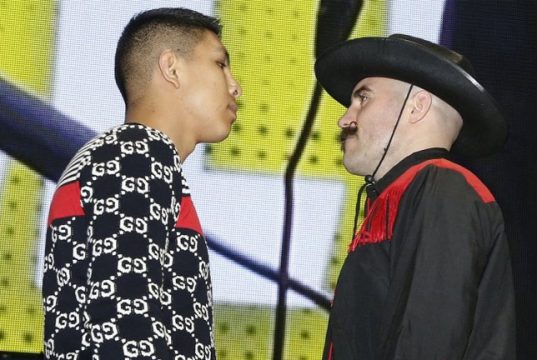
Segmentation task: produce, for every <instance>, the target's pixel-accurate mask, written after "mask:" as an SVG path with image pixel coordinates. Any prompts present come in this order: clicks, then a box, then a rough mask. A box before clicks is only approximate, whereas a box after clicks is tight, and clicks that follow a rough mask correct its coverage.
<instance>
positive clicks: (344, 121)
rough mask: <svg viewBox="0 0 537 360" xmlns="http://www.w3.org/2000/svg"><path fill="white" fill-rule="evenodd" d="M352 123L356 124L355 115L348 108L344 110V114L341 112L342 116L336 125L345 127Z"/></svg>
mask: <svg viewBox="0 0 537 360" xmlns="http://www.w3.org/2000/svg"><path fill="white" fill-rule="evenodd" d="M353 123H354V124H355V125H356V116H354V114H353V113H352V112H351V111H350V109H347V111H345V114H343V116H342V117H341V118H339V120H338V122H337V125H338V126H339V127H340V128H341V129H344V128H346V127H349V126H351V124H353Z"/></svg>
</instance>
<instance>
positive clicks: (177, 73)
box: [126, 31, 242, 161]
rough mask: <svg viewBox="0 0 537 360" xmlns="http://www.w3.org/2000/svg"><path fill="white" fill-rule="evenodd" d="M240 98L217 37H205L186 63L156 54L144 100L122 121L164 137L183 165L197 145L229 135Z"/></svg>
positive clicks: (165, 52)
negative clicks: (175, 150) (141, 126)
mask: <svg viewBox="0 0 537 360" xmlns="http://www.w3.org/2000/svg"><path fill="white" fill-rule="evenodd" d="M241 94H242V89H241V87H240V85H239V83H238V82H237V81H236V80H235V79H234V77H233V75H232V73H231V68H230V63H229V56H228V53H227V50H226V48H225V47H224V45H222V42H221V41H220V39H219V38H218V36H217V35H216V34H214V33H213V32H211V31H205V32H204V34H203V37H202V39H201V40H200V41H199V42H198V44H196V45H195V47H194V50H193V51H192V53H191V54H190V55H189V56H187V57H182V56H180V55H179V54H178V53H177V52H175V51H173V50H172V49H164V50H163V51H161V52H160V55H159V56H158V58H157V61H156V62H155V64H154V65H153V71H152V76H151V79H150V81H149V84H148V85H147V88H146V89H145V91H144V92H143V94H142V96H140V97H139V98H137V99H136V101H135V102H132V103H128V104H127V112H126V121H127V122H139V123H143V124H146V125H148V126H151V127H153V128H155V129H158V130H160V131H162V132H164V133H165V134H167V135H168V136H169V137H170V138H171V140H172V141H173V143H174V144H175V147H176V149H177V151H178V153H179V156H180V157H181V161H184V160H185V159H186V158H187V157H188V155H189V154H190V153H191V152H192V151H193V150H194V147H195V146H196V144H199V143H214V142H219V141H222V140H224V139H225V138H226V137H227V136H228V135H229V132H230V131H231V125H232V124H233V122H234V121H235V120H236V118H237V103H236V101H237V98H238V97H239V96H240V95H241Z"/></svg>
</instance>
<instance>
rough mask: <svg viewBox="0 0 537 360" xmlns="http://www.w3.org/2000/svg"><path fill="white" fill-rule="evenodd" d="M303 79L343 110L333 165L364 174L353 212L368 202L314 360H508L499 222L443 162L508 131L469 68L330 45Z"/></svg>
mask: <svg viewBox="0 0 537 360" xmlns="http://www.w3.org/2000/svg"><path fill="white" fill-rule="evenodd" d="M315 72H316V76H317V78H318V80H319V82H320V83H321V84H322V85H323V87H324V88H325V89H326V91H327V92H328V93H329V94H330V95H331V96H332V97H333V98H335V99H336V100H337V101H338V102H340V103H341V104H342V105H344V106H345V107H347V111H346V113H345V114H344V115H343V117H342V118H341V119H340V120H339V122H338V125H339V127H340V128H341V129H342V132H341V142H342V148H343V151H344V158H343V163H344V165H345V167H346V169H347V170H348V171H349V172H350V173H352V174H356V175H362V176H365V184H364V186H363V187H362V188H361V189H360V191H359V195H358V204H357V209H358V208H359V204H360V200H361V199H360V198H361V195H362V194H363V191H364V190H365V191H366V193H367V199H366V202H365V209H364V217H365V218H364V220H363V223H362V225H361V227H360V229H359V230H358V231H357V232H354V233H353V239H352V241H351V243H350V246H349V253H348V256H347V258H346V260H345V262H344V264H343V267H342V269H341V272H340V275H339V279H338V282H337V285H336V289H335V295H334V301H333V305H332V309H331V312H330V320H329V324H328V330H327V335H326V343H325V349H324V354H323V359H327V360H352V359H360V360H372V359H375V360H388V359H390V360H395V359H408V360H432V359H450V360H454V359H467V360H470V359H495V360H496V359H515V358H516V356H515V336H514V335H515V334H514V332H515V312H514V294H513V279H512V274H511V265H510V260H509V251H508V246H507V241H506V238H505V234H504V224H503V218H502V214H501V211H500V208H499V207H498V204H497V203H496V201H495V199H494V197H493V195H492V194H491V193H490V191H489V190H488V189H487V187H486V186H485V185H484V184H483V183H482V182H481V181H480V180H479V179H478V178H477V177H476V176H475V175H474V174H472V173H471V172H470V171H469V170H467V169H465V168H463V167H462V166H460V165H457V164H456V163H454V162H453V161H452V160H451V153H454V154H457V155H459V156H467V157H478V156H483V155H488V154H491V153H494V152H496V151H498V150H500V149H501V147H502V145H503V143H504V141H505V138H506V133H507V131H506V125H505V121H504V119H503V117H502V115H501V114H500V111H499V110H498V108H497V106H496V104H495V102H494V100H493V99H492V97H491V96H490V95H489V94H488V92H487V91H486V90H485V89H484V88H483V87H482V86H481V85H480V84H479V83H478V82H477V81H476V80H475V78H474V75H473V70H472V67H471V65H470V63H469V62H468V61H467V60H466V59H465V58H464V57H463V56H461V55H460V54H458V53H456V52H454V51H451V50H449V49H446V48H444V47H441V46H439V45H436V44H434V43H431V42H428V41H425V40H423V39H419V38H415V37H411V36H407V35H399V34H396V35H392V36H389V37H386V38H384V37H373V38H361V39H354V40H350V41H346V42H344V43H342V44H339V45H336V46H335V47H334V48H332V49H329V50H328V51H327V52H326V53H325V54H323V55H321V56H320V57H319V58H318V60H317V62H316V64H315ZM355 222H356V221H355ZM355 229H356V224H355Z"/></svg>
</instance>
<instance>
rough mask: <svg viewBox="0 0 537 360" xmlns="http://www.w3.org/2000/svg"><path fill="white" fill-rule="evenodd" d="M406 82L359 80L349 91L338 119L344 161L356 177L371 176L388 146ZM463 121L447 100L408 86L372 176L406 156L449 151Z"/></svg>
mask: <svg viewBox="0 0 537 360" xmlns="http://www.w3.org/2000/svg"><path fill="white" fill-rule="evenodd" d="M409 88H410V84H408V83H405V82H402V81H399V80H394V79H389V78H383V77H370V78H365V79H362V80H361V81H360V82H358V83H357V84H356V86H355V87H354V90H353V92H352V94H351V101H352V102H351V105H350V106H349V108H348V109H347V111H346V112H345V114H344V115H343V116H342V117H341V118H340V119H339V121H338V126H339V127H340V128H341V129H342V135H341V140H342V144H341V145H342V150H343V151H344V156H343V164H344V166H345V168H346V169H347V171H349V172H350V173H352V174H356V175H362V176H365V175H371V174H372V173H373V172H374V170H375V168H376V167H377V165H378V163H379V162H380V160H381V158H382V155H383V153H384V149H385V148H386V146H387V145H388V142H389V139H390V136H391V134H392V131H393V128H394V126H395V124H396V121H397V117H398V116H399V113H400V112H401V109H402V107H403V104H404V100H405V96H406V94H407V92H408V90H409ZM461 126H462V119H461V118H460V115H459V114H458V113H457V112H456V111H455V110H454V109H453V108H452V107H451V106H449V105H448V104H446V103H445V102H444V101H442V100H441V99H439V98H438V97H436V96H434V95H433V94H431V93H429V92H427V91H426V90H423V89H421V88H419V87H416V86H415V87H413V89H412V91H411V93H410V96H409V98H408V100H407V102H406V104H404V108H403V111H402V113H401V119H400V122H399V125H398V127H397V130H396V132H395V135H394V138H393V140H392V143H391V144H390V146H389V149H388V152H387V154H386V157H385V159H384V160H383V161H382V163H381V166H380V168H379V170H378V171H377V173H376V174H375V179H376V180H378V179H380V178H381V177H382V176H383V175H384V174H385V173H386V172H387V171H389V170H390V169H391V168H392V167H393V166H395V165H396V164H397V163H398V162H399V161H401V160H402V159H404V158H405V157H407V156H408V155H410V154H412V153H414V152H416V151H419V150H423V149H427V148H431V147H442V148H446V149H448V150H449V149H450V148H451V146H452V144H453V142H454V141H455V139H456V137H457V135H458V133H459V131H460V128H461Z"/></svg>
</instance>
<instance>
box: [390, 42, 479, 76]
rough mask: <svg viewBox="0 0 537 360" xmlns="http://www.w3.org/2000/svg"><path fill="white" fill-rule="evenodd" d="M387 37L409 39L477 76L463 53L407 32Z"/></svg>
mask: <svg viewBox="0 0 537 360" xmlns="http://www.w3.org/2000/svg"><path fill="white" fill-rule="evenodd" d="M387 39H398V40H403V41H408V42H410V43H413V44H414V45H417V46H421V47H423V48H425V49H426V51H430V52H433V53H435V54H436V55H437V56H439V57H442V58H444V59H446V60H448V61H450V62H452V63H454V64H455V65H457V66H459V67H460V68H461V69H463V70H464V71H466V72H467V73H468V74H469V75H471V76H472V77H475V71H474V67H473V66H472V63H471V62H470V61H469V60H468V59H467V58H465V57H464V56H463V55H461V54H459V53H458V52H456V51H454V50H451V49H448V48H446V47H443V46H440V45H438V44H435V43H433V42H430V41H427V40H424V39H421V38H417V37H414V36H410V35H406V34H392V35H390V36H388V37H387Z"/></svg>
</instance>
